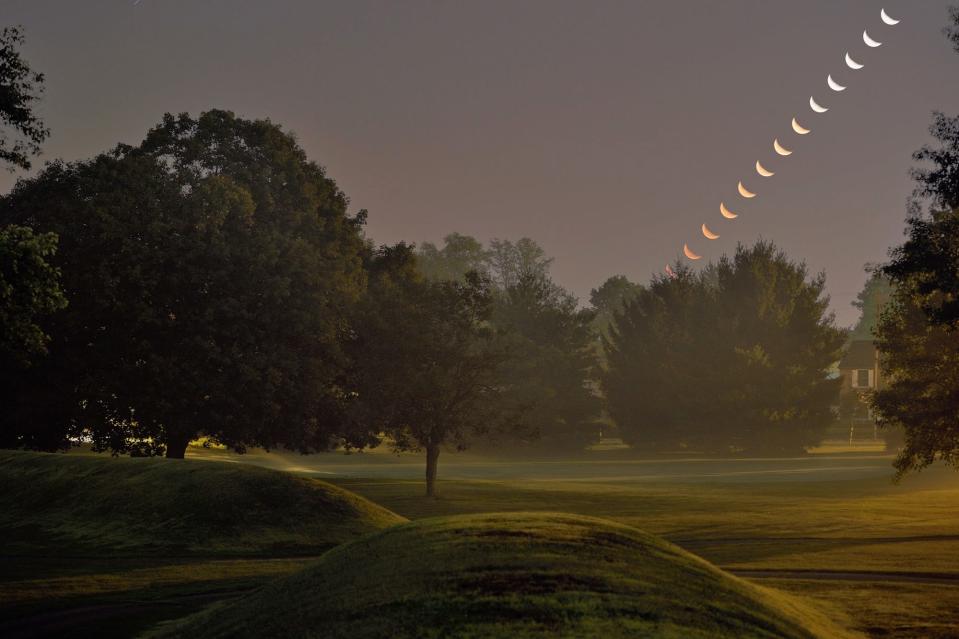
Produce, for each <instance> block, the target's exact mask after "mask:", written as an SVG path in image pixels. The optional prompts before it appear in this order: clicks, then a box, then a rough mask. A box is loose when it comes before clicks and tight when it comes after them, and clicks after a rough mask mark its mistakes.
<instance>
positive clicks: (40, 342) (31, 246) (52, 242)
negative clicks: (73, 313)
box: [0, 225, 67, 370]
mask: <svg viewBox="0 0 959 639" xmlns="http://www.w3.org/2000/svg"><path fill="white" fill-rule="evenodd" d="M56 250H57V236H56V235H53V234H52V233H46V234H39V235H38V234H36V233H34V232H33V231H32V230H31V229H29V228H26V227H23V226H15V225H9V226H6V227H0V361H2V362H3V370H9V369H10V368H12V367H14V366H16V367H26V366H29V365H30V364H31V363H32V362H33V361H34V360H35V359H36V358H38V357H40V356H43V355H46V352H47V344H48V343H49V341H50V336H49V335H47V334H46V332H45V331H44V328H43V326H42V323H43V320H44V319H46V317H47V316H49V315H52V314H53V313H55V312H57V311H59V310H61V309H63V308H65V307H66V305H67V300H66V298H65V297H64V296H63V290H62V289H61V288H60V272H59V270H58V269H57V268H55V267H53V266H51V265H50V258H51V257H52V256H53V255H54V254H55V253H56Z"/></svg>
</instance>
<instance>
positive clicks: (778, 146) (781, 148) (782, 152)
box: [773, 140, 793, 156]
mask: <svg viewBox="0 0 959 639" xmlns="http://www.w3.org/2000/svg"><path fill="white" fill-rule="evenodd" d="M773 148H774V149H776V153H778V154H779V155H782V156H786V155H792V154H793V152H792V151H790V150H789V149H787V148H786V147H784V146H783V145H782V144H780V143H779V140H776V141H775V142H773Z"/></svg>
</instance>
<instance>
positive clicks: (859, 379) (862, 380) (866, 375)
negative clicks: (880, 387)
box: [853, 368, 872, 388]
mask: <svg viewBox="0 0 959 639" xmlns="http://www.w3.org/2000/svg"><path fill="white" fill-rule="evenodd" d="M870 373H872V371H871V370H869V369H868V368H860V369H859V370H857V371H856V377H855V379H854V380H853V386H854V387H856V388H870V387H872V379H871V378H872V375H871V374H870Z"/></svg>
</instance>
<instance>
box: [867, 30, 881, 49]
mask: <svg viewBox="0 0 959 639" xmlns="http://www.w3.org/2000/svg"><path fill="white" fill-rule="evenodd" d="M862 41H863V42H865V43H866V46H869V47H872V48H873V49H875V48H876V47H881V46H882V42H878V41H876V40H873V39H872V38H870V37H869V32H868V31H863V32H862Z"/></svg>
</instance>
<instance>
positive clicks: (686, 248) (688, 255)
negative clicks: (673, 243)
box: [683, 244, 703, 261]
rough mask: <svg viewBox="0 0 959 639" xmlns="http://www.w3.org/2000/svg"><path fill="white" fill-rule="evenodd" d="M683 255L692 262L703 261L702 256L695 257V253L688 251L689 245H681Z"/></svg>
mask: <svg viewBox="0 0 959 639" xmlns="http://www.w3.org/2000/svg"><path fill="white" fill-rule="evenodd" d="M683 253H684V254H685V255H686V257H688V258H689V259H691V260H693V261H696V260H701V259H703V256H702V255H696V254H695V253H693V252H692V251H690V250H689V244H683Z"/></svg>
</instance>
